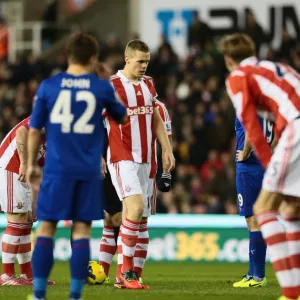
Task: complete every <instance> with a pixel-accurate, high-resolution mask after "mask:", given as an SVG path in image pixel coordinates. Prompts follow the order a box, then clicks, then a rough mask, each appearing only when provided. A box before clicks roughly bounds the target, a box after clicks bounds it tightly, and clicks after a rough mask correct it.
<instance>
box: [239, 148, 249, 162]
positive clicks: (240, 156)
mask: <svg viewBox="0 0 300 300" xmlns="http://www.w3.org/2000/svg"><path fill="white" fill-rule="evenodd" d="M250 154H251V152H250V153H249V154H248V155H245V153H244V151H242V150H237V151H236V155H235V156H236V161H237V162H242V161H245V160H247V159H248V158H249V156H250Z"/></svg>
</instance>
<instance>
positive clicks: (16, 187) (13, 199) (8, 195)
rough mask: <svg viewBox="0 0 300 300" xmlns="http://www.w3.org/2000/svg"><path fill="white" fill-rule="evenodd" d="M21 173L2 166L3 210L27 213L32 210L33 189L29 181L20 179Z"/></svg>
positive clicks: (0, 184) (0, 176)
mask: <svg viewBox="0 0 300 300" xmlns="http://www.w3.org/2000/svg"><path fill="white" fill-rule="evenodd" d="M18 177H19V175H18V174H16V173H12V172H10V171H6V170H5V169H2V168H0V205H1V211H3V212H8V213H26V212H28V211H31V191H30V188H29V186H28V184H27V183H25V182H20V181H19V180H18Z"/></svg>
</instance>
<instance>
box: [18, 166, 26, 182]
mask: <svg viewBox="0 0 300 300" xmlns="http://www.w3.org/2000/svg"><path fill="white" fill-rule="evenodd" d="M26 170H27V166H26V164H24V163H21V164H20V168H19V177H18V180H19V181H21V182H26Z"/></svg>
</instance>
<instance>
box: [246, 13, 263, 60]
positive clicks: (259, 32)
mask: <svg viewBox="0 0 300 300" xmlns="http://www.w3.org/2000/svg"><path fill="white" fill-rule="evenodd" d="M245 19H246V24H245V29H244V32H245V33H246V34H248V35H249V36H251V38H252V39H253V41H254V43H255V45H256V53H258V54H259V51H260V47H261V46H262V44H263V43H267V42H268V37H267V35H266V34H265V32H264V31H263V29H262V27H261V26H260V25H259V24H258V23H257V21H256V18H255V15H254V14H253V12H252V10H251V9H246V18H245Z"/></svg>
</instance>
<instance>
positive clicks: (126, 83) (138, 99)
mask: <svg viewBox="0 0 300 300" xmlns="http://www.w3.org/2000/svg"><path fill="white" fill-rule="evenodd" d="M111 83H112V85H113V87H114V88H115V91H116V92H117V94H118V95H119V97H120V98H121V99H122V101H123V103H124V104H125V106H126V107H127V115H128V121H127V122H126V124H123V125H119V124H117V123H116V122H115V121H113V119H112V118H111V117H110V116H109V115H107V116H106V118H105V125H106V129H107V133H108V141H109V142H108V151H107V161H109V162H110V163H114V162H117V161H120V160H131V161H134V162H138V163H146V162H151V156H152V153H153V148H154V141H153V139H152V136H153V130H154V108H155V102H156V97H157V94H156V91H155V88H154V84H153V80H152V78H151V77H149V76H143V77H142V78H141V79H140V80H139V82H138V83H136V84H135V83H132V82H131V81H130V80H129V79H127V78H126V77H125V76H124V75H123V73H122V72H121V71H118V73H117V74H116V75H114V76H112V77H111Z"/></svg>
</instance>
